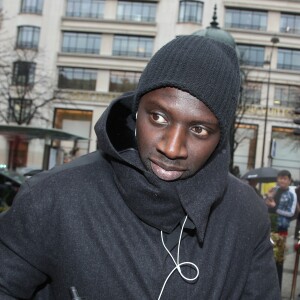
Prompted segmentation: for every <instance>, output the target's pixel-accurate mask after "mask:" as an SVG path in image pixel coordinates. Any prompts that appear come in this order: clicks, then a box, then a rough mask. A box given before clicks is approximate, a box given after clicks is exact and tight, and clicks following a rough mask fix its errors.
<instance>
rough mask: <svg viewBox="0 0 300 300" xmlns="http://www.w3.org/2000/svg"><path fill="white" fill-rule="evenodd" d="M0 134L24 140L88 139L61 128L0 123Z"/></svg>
mask: <svg viewBox="0 0 300 300" xmlns="http://www.w3.org/2000/svg"><path fill="white" fill-rule="evenodd" d="M0 135H2V136H5V137H7V138H14V137H16V136H18V137H20V138H21V139H24V140H31V139H51V140H65V141H75V140H88V138H85V137H82V136H79V135H75V134H72V133H69V132H66V131H63V130H61V129H54V128H39V127H31V126H17V125H3V124H2V125H0Z"/></svg>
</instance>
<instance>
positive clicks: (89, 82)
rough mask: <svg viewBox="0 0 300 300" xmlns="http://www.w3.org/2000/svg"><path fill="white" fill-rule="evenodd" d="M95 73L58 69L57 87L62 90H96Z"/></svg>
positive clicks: (65, 68)
mask: <svg viewBox="0 0 300 300" xmlns="http://www.w3.org/2000/svg"><path fill="white" fill-rule="evenodd" d="M96 79H97V71H95V70H91V69H81V68H68V67H60V68H59V78H58V87H59V88H62V89H77V90H91V91H94V90H95V89H96Z"/></svg>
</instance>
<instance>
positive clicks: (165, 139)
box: [157, 126, 188, 159]
mask: <svg viewBox="0 0 300 300" xmlns="http://www.w3.org/2000/svg"><path fill="white" fill-rule="evenodd" d="M186 139H187V133H186V131H185V129H184V128H182V127H181V126H170V127H168V128H167V129H166V130H165V132H164V134H163V136H162V138H161V140H160V141H159V143H158V145H157V151H159V152H161V153H163V154H164V155H165V156H166V157H168V158H169V159H177V158H187V156H188V152H187V147H186V142H187V141H186Z"/></svg>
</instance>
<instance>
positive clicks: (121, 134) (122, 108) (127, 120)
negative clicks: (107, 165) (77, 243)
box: [95, 92, 229, 242]
mask: <svg viewBox="0 0 300 300" xmlns="http://www.w3.org/2000/svg"><path fill="white" fill-rule="evenodd" d="M133 100H134V93H133V92H130V93H126V94H124V95H122V96H121V97H120V98H118V99H116V100H114V101H113V102H112V103H111V104H110V106H109V107H108V108H107V109H106V110H105V112H104V113H103V114H102V116H101V118H100V119H99V120H98V122H97V123H96V125H95V131H96V134H97V138H98V145H99V149H100V151H102V152H104V153H105V155H106V157H107V159H108V160H109V161H110V162H111V165H112V168H113V169H114V174H115V180H116V184H117V186H118V188H119V190H120V192H121V194H122V196H123V197H124V200H125V202H126V204H127V205H128V206H129V207H130V209H131V210H132V211H133V212H134V213H135V214H136V215H137V216H138V217H139V218H140V219H142V220H143V221H144V222H146V223H147V224H149V225H151V226H154V227H156V228H158V229H159V230H163V231H165V232H171V231H172V230H174V228H175V227H176V226H177V225H178V223H179V222H180V221H181V220H182V218H183V217H184V215H185V214H188V216H189V218H190V220H191V221H192V222H193V223H194V224H195V226H196V229H197V235H198V238H199V240H200V241H201V242H202V241H203V239H204V234H205V229H206V226H207V222H208V219H209V215H210V212H211V209H212V207H213V206H214V205H215V204H216V203H218V202H219V201H221V198H222V195H223V193H224V191H225V189H226V186H227V181H228V166H229V152H228V150H227V149H228V147H224V148H221V147H217V150H216V151H215V152H214V153H213V154H212V156H211V157H210V159H209V160H208V162H207V163H206V164H205V166H203V168H202V169H201V170H199V171H198V172H197V173H196V174H195V175H194V176H192V177H190V178H188V179H183V180H178V181H174V182H167V181H163V180H161V179H159V178H158V177H156V175H154V174H153V173H151V172H149V171H147V170H146V169H145V168H144V166H143V164H142V162H141V161H140V159H139V155H138V151H137V149H136V142H135V135H134V130H135V120H134V119H133V118H132V103H133Z"/></svg>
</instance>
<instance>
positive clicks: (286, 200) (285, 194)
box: [266, 170, 297, 237]
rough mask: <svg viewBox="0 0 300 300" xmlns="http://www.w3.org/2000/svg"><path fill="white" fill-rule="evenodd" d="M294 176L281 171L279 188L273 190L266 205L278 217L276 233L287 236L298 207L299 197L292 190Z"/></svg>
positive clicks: (279, 173)
mask: <svg viewBox="0 0 300 300" xmlns="http://www.w3.org/2000/svg"><path fill="white" fill-rule="evenodd" d="M291 182H292V175H291V173H290V172H289V171H288V170H281V171H279V172H278V175H277V186H276V187H275V188H273V189H271V190H270V191H269V192H268V194H267V197H266V204H267V206H268V207H269V212H270V213H276V215H277V218H276V220H277V222H276V225H277V228H276V231H277V232H278V233H279V234H280V235H282V236H285V237H286V236H287V234H288V229H289V226H290V221H291V218H292V217H293V216H294V213H295V210H296V206H297V196H296V193H295V191H294V190H292V189H290V184H291Z"/></svg>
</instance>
